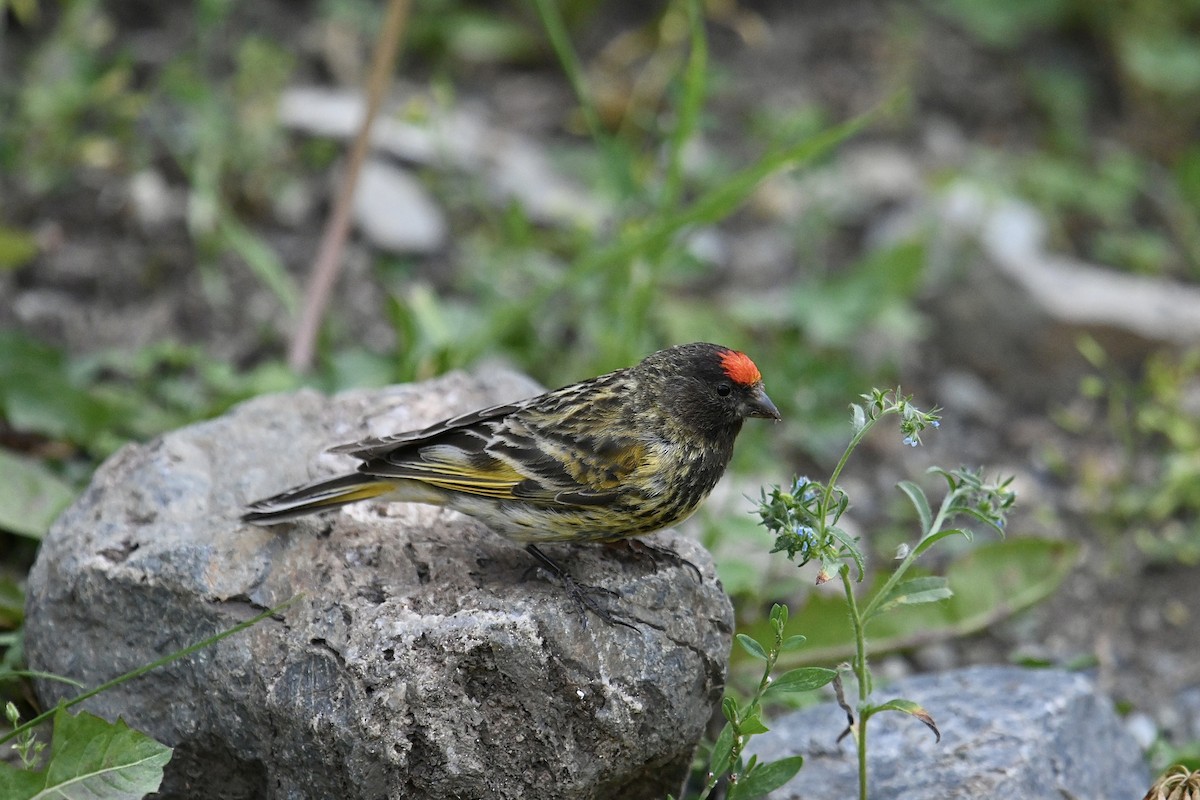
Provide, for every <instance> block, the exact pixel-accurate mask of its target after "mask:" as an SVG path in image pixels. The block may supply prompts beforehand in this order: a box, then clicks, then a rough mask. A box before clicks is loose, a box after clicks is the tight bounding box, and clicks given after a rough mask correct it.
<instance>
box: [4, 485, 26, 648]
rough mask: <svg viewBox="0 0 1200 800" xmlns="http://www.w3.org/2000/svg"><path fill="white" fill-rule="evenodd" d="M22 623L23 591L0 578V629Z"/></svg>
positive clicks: (17, 625)
mask: <svg viewBox="0 0 1200 800" xmlns="http://www.w3.org/2000/svg"><path fill="white" fill-rule="evenodd" d="M2 469H3V468H2V467H0V470H2ZM24 621H25V591H24V590H23V589H22V588H21V586H20V584H18V583H17V582H16V581H15V580H13V579H12V578H9V577H3V578H0V628H3V629H5V630H13V629H15V628H19V627H20V626H21V623H22V622H24Z"/></svg>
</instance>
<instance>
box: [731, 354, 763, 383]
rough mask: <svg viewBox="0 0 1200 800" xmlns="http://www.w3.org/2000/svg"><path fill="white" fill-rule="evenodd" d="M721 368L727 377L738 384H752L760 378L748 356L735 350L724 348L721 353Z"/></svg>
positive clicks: (756, 368)
mask: <svg viewBox="0 0 1200 800" xmlns="http://www.w3.org/2000/svg"><path fill="white" fill-rule="evenodd" d="M721 369H723V370H725V374H726V375H728V376H729V379H730V380H732V381H733V382H734V383H736V384H738V385H740V386H753V385H754V384H756V383H758V382H759V381H761V380H762V374H761V373H759V371H758V367H756V366H754V362H753V361H751V360H750V356H748V355H746V354H745V353H739V352H738V351H737V350H726V351H725V352H723V353H721Z"/></svg>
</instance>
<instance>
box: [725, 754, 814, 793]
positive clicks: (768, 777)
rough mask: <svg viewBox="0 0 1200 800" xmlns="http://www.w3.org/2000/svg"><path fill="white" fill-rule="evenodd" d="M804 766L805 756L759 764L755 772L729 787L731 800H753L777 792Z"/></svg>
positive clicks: (749, 773)
mask: <svg viewBox="0 0 1200 800" xmlns="http://www.w3.org/2000/svg"><path fill="white" fill-rule="evenodd" d="M803 765H804V756H788V757H787V758H781V759H779V760H778V761H771V762H769V763H767V764H759V765H758V766H756V767H755V768H754V770H752V771H750V772H748V773H747V774H745V775H743V776H742V779H741V780H740V781H738V782H737V783H735V784H732V785H731V786H730V787H729V794H728V795H727V797H728V798H729V800H753V798H756V797H763V796H764V795H766V794H769V793H770V792H773V791H775V790H776V789H778V788H779V787H780V786H783V785H784V784H785V783H787V782H788V781H790V780H791V779H792V778H794V777H796V773H797V772H799V771H800V767H802V766H803Z"/></svg>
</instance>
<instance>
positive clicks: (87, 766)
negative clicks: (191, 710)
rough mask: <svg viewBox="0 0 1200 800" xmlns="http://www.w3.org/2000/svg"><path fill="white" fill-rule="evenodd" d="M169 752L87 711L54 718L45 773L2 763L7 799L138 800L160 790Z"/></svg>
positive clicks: (0, 792) (0, 778) (1, 788)
mask: <svg viewBox="0 0 1200 800" xmlns="http://www.w3.org/2000/svg"><path fill="white" fill-rule="evenodd" d="M170 760H171V748H169V747H167V746H166V745H162V744H159V743H158V742H156V741H154V740H153V739H151V738H150V737H149V736H147V735H146V734H144V733H140V732H139V731H135V730H131V729H130V728H129V726H128V725H126V724H125V722H124V721H122V720H117V721H116V722H115V723H110V722H108V721H106V720H103V719H101V718H100V717H97V716H93V715H92V714H88V713H87V712H80V713H79V715H78V716H72V715H71V714H69V713H67V711H66V710H65V709H62V708H60V709H58V711H57V712H56V713H55V715H54V737H53V740H52V742H51V745H50V759H49V761H48V762H47V764H46V769H45V771H42V772H36V771H31V770H20V769H17V768H16V767H14V766H12V765H10V764H3V765H0V797H4V798H6V800H50V798H55V799H56V800H75V799H76V798H78V799H79V800H82V799H83V798H103V799H104V800H140V798H142V797H145V796H146V795H147V794H149V793H151V792H155V791H157V790H158V787H159V784H161V783H162V778H163V766H164V765H166V763H167V762H168V761H170Z"/></svg>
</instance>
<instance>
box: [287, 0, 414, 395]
mask: <svg viewBox="0 0 1200 800" xmlns="http://www.w3.org/2000/svg"><path fill="white" fill-rule="evenodd" d="M408 9H409V0H390V2H389V3H388V10H387V18H386V19H385V20H384V23H383V30H382V31H380V33H379V41H378V42H376V44H375V54H374V56H373V58H372V61H371V75H370V79H369V82H368V84H367V110H366V114H365V115H364V116H363V120H362V124H361V125H360V126H359V129H358V134H357V135H356V136H355V138H354V144H353V145H352V147H351V149H350V160H349V163H348V164H347V165H346V171H345V174H344V175H343V177H342V185H341V186H340V187H338V195H337V200H336V201H335V202H334V206H333V213H332V214H331V215H330V217H329V221H328V222H327V223H326V225H325V232H324V233H323V234H322V236H321V246H320V247H319V248H318V249H317V257H316V258H315V259H314V260H313V266H312V272H311V275H312V277H311V278H310V280H309V283H308V287H307V289H306V290H305V294H304V310H303V311H302V312H301V314H300V322H299V323H298V324H297V326H296V332H295V334H294V335H293V336H292V346H291V349H290V350H289V351H288V364H289V365H290V366H291V368H292V369H294V370H296V371H297V372H306V371H308V369H309V368H311V367H312V361H313V354H314V352H315V350H316V344H317V332H318V331H319V330H320V329H321V319H322V318H323V317H324V316H325V307H326V306H327V305H329V294H330V292H331V291H333V284H334V283H335V282H336V281H337V276H338V273H339V272H341V268H342V259H341V255H342V247H343V246H344V245H345V244H346V236H347V234H348V233H349V231H350V207H351V204H352V203H353V202H354V187H355V186H356V185H357V184H358V174H359V173H360V172H362V165H363V160H364V159H365V158H366V156H367V149H368V148H369V146H370V143H371V125H372V123H373V122H374V121H375V115H376V114H377V113H378V112H379V105H380V103H381V102H382V101H383V94H384V92H385V91H386V90H387V87H388V84H389V83H390V79H391V77H392V71H393V70H394V69H395V66H396V55H397V53H398V52H399V50H400V36H401V34H402V33H403V31H404V23H405V21H406V20H407V19H408Z"/></svg>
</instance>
